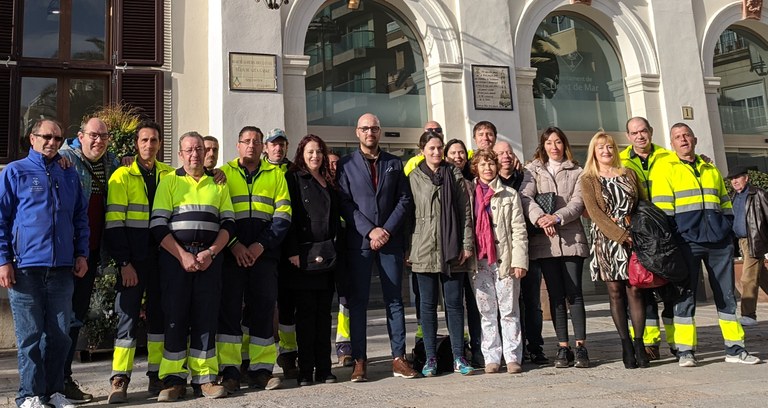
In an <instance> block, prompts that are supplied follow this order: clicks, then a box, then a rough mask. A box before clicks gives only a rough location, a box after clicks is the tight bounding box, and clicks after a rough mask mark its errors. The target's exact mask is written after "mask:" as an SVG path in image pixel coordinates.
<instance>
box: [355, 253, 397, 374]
mask: <svg viewBox="0 0 768 408" xmlns="http://www.w3.org/2000/svg"><path fill="white" fill-rule="evenodd" d="M374 263H375V264H376V266H377V267H378V270H379V278H380V280H381V289H382V292H383V294H384V304H385V305H386V309H387V332H388V334H389V343H390V348H391V350H392V356H393V357H401V356H403V355H405V311H404V310H403V296H402V282H403V251H402V249H401V248H388V247H386V246H385V248H383V249H382V250H380V251H372V250H370V249H352V250H350V251H349V266H350V268H349V283H350V284H349V297H348V303H349V320H350V332H351V335H352V338H351V341H352V358H355V359H367V354H366V348H367V344H368V341H367V340H368V339H367V334H366V333H367V325H368V299H369V297H370V287H371V273H372V271H373V265H374Z"/></svg>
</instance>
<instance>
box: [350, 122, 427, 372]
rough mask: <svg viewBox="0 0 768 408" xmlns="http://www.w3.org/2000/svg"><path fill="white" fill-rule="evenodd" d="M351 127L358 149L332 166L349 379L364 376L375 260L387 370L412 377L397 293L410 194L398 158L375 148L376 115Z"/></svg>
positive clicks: (378, 133)
mask: <svg viewBox="0 0 768 408" xmlns="http://www.w3.org/2000/svg"><path fill="white" fill-rule="evenodd" d="M355 133H356V135H357V138H358V139H359V140H360V150H358V151H356V152H353V153H351V154H349V155H347V156H346V157H344V158H343V159H341V160H340V161H339V163H338V171H337V177H338V183H339V189H340V191H341V211H342V216H343V218H344V220H345V221H346V222H347V247H348V248H349V271H350V274H349V275H350V278H349V279H350V281H349V299H348V300H349V305H348V306H349V318H350V331H351V340H352V358H354V360H355V368H354V371H353V372H352V377H351V380H352V381H353V382H364V381H367V380H368V379H367V362H366V358H367V357H366V326H367V313H366V312H367V309H368V298H369V295H370V293H369V291H370V284H371V269H372V267H373V264H374V262H375V263H376V265H377V267H378V270H379V277H380V279H381V288H382V292H383V294H384V303H385V304H386V308H387V331H388V332H389V339H390V347H391V349H392V357H393V360H392V373H393V375H394V376H395V377H403V378H414V377H416V375H417V373H416V371H414V370H413V368H412V367H411V366H410V365H409V364H408V362H407V361H406V360H405V358H404V356H405V314H404V311H403V298H402V295H401V293H402V290H401V289H402V280H403V256H404V248H405V241H404V239H405V237H404V234H403V233H402V231H401V229H402V226H403V223H404V221H405V218H406V214H407V213H408V212H409V211H410V210H411V206H412V201H413V198H412V196H411V192H410V187H409V184H408V179H407V178H406V177H405V174H404V173H403V163H402V161H400V159H399V158H397V157H396V156H394V155H391V154H389V153H387V152H384V151H382V150H381V149H380V148H379V140H380V139H381V123H380V122H379V118H377V117H376V115H373V114H371V113H366V114H364V115H363V116H361V117H360V119H358V121H357V129H356V130H355Z"/></svg>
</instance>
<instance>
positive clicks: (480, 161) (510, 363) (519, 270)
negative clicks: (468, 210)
mask: <svg viewBox="0 0 768 408" xmlns="http://www.w3.org/2000/svg"><path fill="white" fill-rule="evenodd" d="M471 168H472V172H473V173H474V174H475V175H476V176H477V179H476V180H475V187H474V189H473V192H472V194H473V196H474V202H475V207H474V210H473V216H474V220H475V240H476V242H475V243H476V247H477V248H476V252H475V253H476V254H477V261H478V264H477V271H476V273H475V276H474V280H473V283H474V287H475V297H476V299H477V306H478V309H480V315H481V321H482V328H483V335H482V342H481V345H480V348H481V350H482V352H483V357H484V359H485V372H486V373H497V372H499V368H500V363H501V356H502V352H503V355H504V359H505V361H506V362H507V372H509V373H510V374H515V373H520V372H522V371H523V369H522V366H521V363H522V361H523V344H522V332H521V327H520V307H519V303H518V299H519V297H520V278H522V277H523V276H525V273H526V271H527V270H528V234H527V232H526V227H525V218H524V217H523V207H522V204H521V201H520V197H519V195H518V194H517V192H516V191H515V190H514V189H512V188H511V187H507V186H505V185H503V184H502V183H501V182H500V180H499V178H498V169H499V162H498V158H497V157H496V154H495V153H494V152H493V151H490V150H478V151H476V152H475V156H474V157H473V158H472V165H471ZM497 310H498V313H499V315H500V316H501V318H500V319H498V320H497ZM498 322H500V323H501V327H499V323H498ZM499 332H501V335H499V334H500V333H499Z"/></svg>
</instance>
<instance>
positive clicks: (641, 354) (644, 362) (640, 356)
mask: <svg viewBox="0 0 768 408" xmlns="http://www.w3.org/2000/svg"><path fill="white" fill-rule="evenodd" d="M634 343H635V359H636V360H637V366H638V367H640V368H648V367H650V366H651V361H650V360H651V359H650V358H648V354H647V353H646V352H645V344H643V339H642V338H640V339H635V342H634Z"/></svg>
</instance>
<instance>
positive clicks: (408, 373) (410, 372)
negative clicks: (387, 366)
mask: <svg viewBox="0 0 768 408" xmlns="http://www.w3.org/2000/svg"><path fill="white" fill-rule="evenodd" d="M392 375H394V376H395V377H402V378H416V377H417V376H418V375H419V373H417V372H416V370H414V369H413V367H411V364H410V363H408V362H407V361H405V359H404V358H402V357H395V358H394V359H393V360H392Z"/></svg>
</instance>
